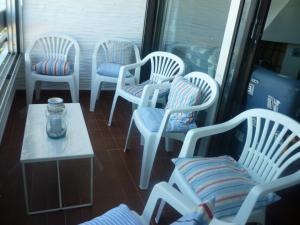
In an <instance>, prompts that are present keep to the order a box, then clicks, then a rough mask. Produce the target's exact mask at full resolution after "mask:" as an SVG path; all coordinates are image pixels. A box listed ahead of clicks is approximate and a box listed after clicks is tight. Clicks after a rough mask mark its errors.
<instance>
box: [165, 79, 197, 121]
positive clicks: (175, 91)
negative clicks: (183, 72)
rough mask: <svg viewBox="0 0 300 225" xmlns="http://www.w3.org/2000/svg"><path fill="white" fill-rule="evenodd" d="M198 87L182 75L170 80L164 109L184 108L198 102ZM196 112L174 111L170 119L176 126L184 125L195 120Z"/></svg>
mask: <svg viewBox="0 0 300 225" xmlns="http://www.w3.org/2000/svg"><path fill="white" fill-rule="evenodd" d="M200 93H201V92H200V88H198V87H197V86H195V85H193V84H192V83H190V82H189V81H188V80H186V79H184V78H183V77H176V78H175V79H174V81H173V82H172V85H171V88H170V93H169V97H168V103H167V106H166V109H168V108H169V109H173V108H185V107H190V106H194V105H197V104H199V102H200ZM196 115H197V113H196V112H187V113H175V114H172V115H171V117H170V121H173V123H174V124H178V126H186V125H188V124H190V123H193V122H195V118H196Z"/></svg>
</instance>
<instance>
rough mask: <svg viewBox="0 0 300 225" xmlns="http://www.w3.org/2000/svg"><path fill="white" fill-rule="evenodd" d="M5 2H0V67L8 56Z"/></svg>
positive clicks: (0, 0)
mask: <svg viewBox="0 0 300 225" xmlns="http://www.w3.org/2000/svg"><path fill="white" fill-rule="evenodd" d="M6 24H7V23H6V1H5V0H0V66H1V65H2V63H3V61H4V59H5V57H6V56H7V54H8V44H7V26H6Z"/></svg>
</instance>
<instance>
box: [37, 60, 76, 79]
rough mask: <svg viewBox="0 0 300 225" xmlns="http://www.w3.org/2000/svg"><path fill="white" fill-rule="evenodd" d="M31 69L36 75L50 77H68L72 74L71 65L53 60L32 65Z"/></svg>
mask: <svg viewBox="0 0 300 225" xmlns="http://www.w3.org/2000/svg"><path fill="white" fill-rule="evenodd" d="M32 69H33V70H34V71H35V72H36V73H38V74H43V75H50V76H64V75H70V74H71V73H72V72H73V71H72V65H71V64H70V63H69V62H68V61H64V60H54V59H46V60H43V61H40V62H38V63H37V64H35V65H33V66H32Z"/></svg>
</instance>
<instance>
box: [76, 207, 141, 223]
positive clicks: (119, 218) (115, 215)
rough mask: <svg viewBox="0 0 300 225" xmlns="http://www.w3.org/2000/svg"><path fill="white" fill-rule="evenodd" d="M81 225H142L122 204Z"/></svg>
mask: <svg viewBox="0 0 300 225" xmlns="http://www.w3.org/2000/svg"><path fill="white" fill-rule="evenodd" d="M80 225H142V223H141V222H140V221H139V220H138V218H137V217H136V216H135V215H134V214H133V213H132V211H131V210H130V209H129V208H128V207H127V205H124V204H121V205H119V206H118V207H115V208H113V209H111V210H109V211H107V212H106V213H104V214H102V215H101V216H98V217H96V218H94V219H92V220H90V221H87V222H84V223H81V224H80Z"/></svg>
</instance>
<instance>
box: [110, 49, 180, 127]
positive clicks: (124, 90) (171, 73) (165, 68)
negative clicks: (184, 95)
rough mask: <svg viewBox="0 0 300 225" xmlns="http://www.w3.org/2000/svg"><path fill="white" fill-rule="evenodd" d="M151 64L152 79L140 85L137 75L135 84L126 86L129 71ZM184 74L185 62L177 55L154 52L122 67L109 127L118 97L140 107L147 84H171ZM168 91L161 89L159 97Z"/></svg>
mask: <svg viewBox="0 0 300 225" xmlns="http://www.w3.org/2000/svg"><path fill="white" fill-rule="evenodd" d="M149 61H150V63H151V72H150V78H149V80H148V81H146V82H143V83H141V84H140V76H139V75H135V77H134V79H135V84H134V85H126V73H127V72H128V71H129V70H133V69H136V68H141V67H142V66H143V65H145V64H146V63H147V62H149ZM183 72H184V62H183V61H182V60H181V59H180V58H179V57H178V56H176V55H174V54H172V53H168V52H160V51H157V52H152V53H150V54H148V55H147V56H146V57H145V58H144V59H142V61H140V62H137V63H134V64H131V65H126V66H122V67H121V69H120V74H119V78H118V83H117V87H116V92H115V96H114V100H113V103H112V107H111V111H110V115H109V120H108V125H109V126H111V122H112V118H113V114H114V111H115V107H116V103H117V100H118V97H119V96H120V97H123V98H125V99H126V100H127V101H129V102H132V103H133V104H136V105H140V104H141V100H142V96H143V94H144V89H143V88H144V87H145V85H147V84H162V83H165V82H170V81H172V79H173V78H174V77H175V76H180V75H182V74H183ZM167 91H168V90H166V89H163V88H162V89H161V90H160V92H159V96H163V95H165V94H166V93H167Z"/></svg>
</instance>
